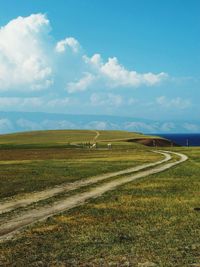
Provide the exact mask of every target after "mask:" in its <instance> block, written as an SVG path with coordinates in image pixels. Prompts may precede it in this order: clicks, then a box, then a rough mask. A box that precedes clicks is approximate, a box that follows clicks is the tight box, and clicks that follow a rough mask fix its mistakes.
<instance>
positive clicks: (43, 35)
mask: <svg viewBox="0 0 200 267" xmlns="http://www.w3.org/2000/svg"><path fill="white" fill-rule="evenodd" d="M49 30H50V25H49V20H48V19H47V18H46V16H45V15H43V14H35V15H31V16H29V17H25V18H23V17H18V18H16V19H14V20H11V21H10V22H9V23H8V24H7V25H6V26H4V27H1V28H0V90H7V89H10V88H12V90H13V89H20V90H27V89H31V90H38V89H43V88H47V87H48V86H50V85H51V84H52V82H53V81H52V77H51V75H52V67H51V64H50V61H51V60H50V59H49V57H48V53H47V50H48V45H47V44H48V40H49V39H48V33H49Z"/></svg>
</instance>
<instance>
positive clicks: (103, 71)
mask: <svg viewBox="0 0 200 267" xmlns="http://www.w3.org/2000/svg"><path fill="white" fill-rule="evenodd" d="M50 31H51V26H50V21H49V20H48V18H47V17H46V15H44V14H32V15H30V16H28V17H18V18H16V19H13V20H11V21H10V22H9V23H8V24H7V25H5V26H3V27H1V28H0V90H26V91H27V90H42V89H46V88H48V87H52V85H53V84H54V83H55V84H57V82H56V81H57V80H62V81H63V84H62V86H63V90H64V88H65V87H67V90H68V91H69V92H70V93H74V92H80V91H85V90H86V89H88V88H90V87H91V86H92V85H97V84H99V85H100V86H102V87H105V88H115V87H139V86H142V85H145V86H152V85H156V84H158V83H160V82H161V81H162V80H164V79H165V78H166V77H167V74H165V73H163V72H161V73H158V74H154V73H151V72H149V73H138V72H136V71H135V70H128V69H126V68H125V67H124V66H123V65H122V64H121V63H119V61H118V59H117V58H116V57H112V58H108V59H107V61H105V62H104V60H103V58H102V56H101V55H100V54H94V55H93V56H92V57H88V56H87V55H86V54H84V53H83V50H82V48H81V45H80V43H79V41H78V40H76V39H75V38H74V37H67V38H65V39H63V40H60V41H54V38H53V36H51V33H50ZM66 55H68V56H69V55H70V56H71V57H70V59H69V57H67V56H66ZM77 57H78V59H77ZM61 58H64V60H63V61H62V65H60V62H61V61H60V59H61ZM80 66H81V67H80ZM59 69H60V70H61V69H62V71H60V73H62V77H60V75H58V73H59V71H57V72H56V70H59ZM72 70H73V71H72ZM72 72H73V73H72Z"/></svg>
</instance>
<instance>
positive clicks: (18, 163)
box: [0, 146, 161, 199]
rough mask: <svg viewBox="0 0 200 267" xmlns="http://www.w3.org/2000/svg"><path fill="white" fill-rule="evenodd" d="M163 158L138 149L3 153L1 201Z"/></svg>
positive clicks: (0, 168) (1, 159)
mask: <svg viewBox="0 0 200 267" xmlns="http://www.w3.org/2000/svg"><path fill="white" fill-rule="evenodd" d="M160 157H161V156H160V155H157V154H154V153H152V152H150V151H148V150H144V149H142V148H140V149H139V148H138V146H136V147H134V146H132V148H129V149H128V150H121V149H112V150H84V149H61V148H60V149H51V148H49V149H48V148H46V149H14V150H11V149H8V150H5V149H4V150H0V199H1V198H4V197H11V196H14V195H16V194H22V193H28V192H32V191H37V190H42V189H46V188H48V187H52V186H55V185H59V184H62V183H66V182H73V181H76V180H79V179H85V178H87V177H91V176H95V175H98V174H103V173H107V172H113V171H118V170H123V169H126V168H129V167H133V166H136V165H139V164H143V163H144V162H153V161H155V160H158V159H159V158H160Z"/></svg>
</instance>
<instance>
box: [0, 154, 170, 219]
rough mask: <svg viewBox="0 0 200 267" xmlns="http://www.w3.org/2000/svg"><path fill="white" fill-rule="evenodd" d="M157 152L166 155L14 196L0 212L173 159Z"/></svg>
mask: <svg viewBox="0 0 200 267" xmlns="http://www.w3.org/2000/svg"><path fill="white" fill-rule="evenodd" d="M155 152H156V151H155ZM157 153H160V154H162V155H164V156H165V158H164V159H163V160H160V161H157V162H153V163H146V164H142V165H140V166H136V167H133V168H128V169H126V170H122V171H117V172H112V173H107V174H102V175H98V176H95V177H90V178H88V179H85V180H80V181H76V182H74V183H68V184H62V185H60V186H55V187H53V188H50V189H46V190H43V191H40V192H34V193H29V194H25V195H23V196H22V197H21V198H19V197H14V198H12V199H11V200H8V201H5V202H0V214H2V213H5V212H9V211H12V210H13V209H16V208H20V207H26V206H28V205H30V204H32V203H35V202H38V201H41V200H45V199H47V198H50V197H53V196H56V195H58V194H60V193H63V192H69V191H72V190H75V189H78V188H81V187H83V186H87V185H92V184H95V183H97V182H100V181H103V180H106V179H109V178H112V177H115V176H119V175H124V174H128V173H133V172H136V171H140V170H142V169H145V168H148V167H153V166H156V165H159V164H161V163H164V162H166V161H168V160H170V159H171V156H170V155H169V154H166V153H164V152H157Z"/></svg>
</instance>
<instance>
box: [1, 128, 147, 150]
mask: <svg viewBox="0 0 200 267" xmlns="http://www.w3.org/2000/svg"><path fill="white" fill-rule="evenodd" d="M98 132H99V134H100V135H99V136H98V138H97V140H96V141H97V142H101V141H112V140H113V141H114V140H127V139H134V138H140V137H146V136H145V135H143V134H139V133H132V132H126V131H98ZM96 135H97V131H94V130H53V131H32V132H23V133H14V134H7V135H0V147H2V148H3V147H10V148H15V147H19V146H21V147H27V146H29V147H47V146H66V147H67V146H69V145H70V144H74V143H86V142H93V141H94V138H95V136H96ZM148 138H151V137H149V136H148Z"/></svg>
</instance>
